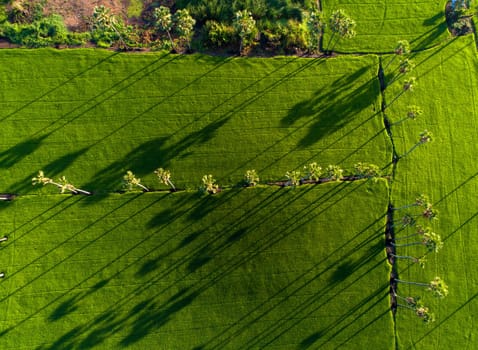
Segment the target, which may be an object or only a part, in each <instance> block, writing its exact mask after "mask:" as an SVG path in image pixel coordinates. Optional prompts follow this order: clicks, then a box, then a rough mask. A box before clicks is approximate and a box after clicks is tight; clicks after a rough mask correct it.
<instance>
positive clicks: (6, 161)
mask: <svg viewBox="0 0 478 350" xmlns="http://www.w3.org/2000/svg"><path fill="white" fill-rule="evenodd" d="M48 136H49V134H45V135H42V136H38V137H31V138H29V139H26V140H24V141H22V142H20V143H17V144H16V145H15V146H12V147H10V148H9V149H6V150H4V151H2V152H0V168H2V169H8V168H10V167H12V166H13V165H15V164H16V163H18V162H20V161H21V160H22V159H24V158H25V157H27V156H29V155H30V154H32V153H33V152H35V151H36V150H37V149H38V148H40V146H41V144H42V142H43V141H44V140H45V139H46V138H47V137H48Z"/></svg>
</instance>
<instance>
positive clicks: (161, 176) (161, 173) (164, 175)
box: [154, 168, 176, 191]
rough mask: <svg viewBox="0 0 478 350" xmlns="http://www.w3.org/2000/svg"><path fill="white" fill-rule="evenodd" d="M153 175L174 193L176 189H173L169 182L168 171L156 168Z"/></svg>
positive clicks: (169, 173)
mask: <svg viewBox="0 0 478 350" xmlns="http://www.w3.org/2000/svg"><path fill="white" fill-rule="evenodd" d="M154 174H155V175H156V176H157V177H158V180H159V182H161V183H163V184H165V185H166V186H171V189H172V190H173V191H176V187H174V184H173V183H172V182H171V172H170V171H169V170H166V169H163V168H158V169H156V170H155V171H154Z"/></svg>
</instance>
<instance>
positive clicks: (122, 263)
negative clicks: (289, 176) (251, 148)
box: [0, 181, 393, 349]
mask: <svg viewBox="0 0 478 350" xmlns="http://www.w3.org/2000/svg"><path fill="white" fill-rule="evenodd" d="M350 203H356V204H357V208H358V207H359V206H360V207H364V206H366V207H367V208H368V210H366V211H363V210H354V211H352V212H351V210H350V209H351V208H350ZM0 204H2V205H1V207H0V219H1V221H2V223H3V225H2V227H3V232H6V233H7V234H9V240H8V242H7V243H6V245H5V246H3V248H2V250H1V255H0V264H1V266H2V268H4V270H5V271H6V273H7V277H6V278H5V279H4V280H2V281H1V283H0V290H1V295H2V298H1V299H0V308H1V310H2V317H1V321H0V327H1V331H2V333H1V336H0V348H2V349H20V348H30V349H35V348H38V349H87V348H88V349H89V348H92V347H94V346H98V347H101V348H107V349H121V348H132V349H145V348H155V347H157V346H158V344H161V347H164V348H165V349H237V348H239V347H242V346H244V345H248V346H249V347H251V348H264V347H269V348H299V349H308V348H315V347H317V346H321V347H322V348H324V349H334V348H336V347H338V346H345V347H349V346H351V345H352V344H353V346H366V345H367V346H370V345H372V346H374V347H375V348H391V347H392V345H393V335H392V334H393V324H392V317H391V313H390V309H389V296H388V287H389V286H388V275H389V273H390V268H389V265H388V263H387V260H386V255H385V252H384V250H383V226H384V212H385V210H386V206H387V188H386V183H385V181H379V182H378V183H372V182H355V183H338V184H326V185H320V186H303V187H300V188H296V189H281V188H278V187H276V188H254V189H253V188H251V189H237V190H230V191H226V192H222V193H220V194H217V195H215V196H205V197H203V196H199V195H197V194H195V193H193V194H191V193H175V194H159V193H153V194H127V195H126V194H125V195H109V196H107V197H99V196H91V197H82V196H73V197H70V196H61V195H55V196H34V197H23V198H19V199H17V200H15V201H14V202H13V203H11V204H5V203H0ZM351 216H353V220H350V218H351ZM330 218H334V220H330ZM379 334H380V336H379ZM371 335H373V336H372V337H371ZM384 335H386V337H385V338H386V339H384Z"/></svg>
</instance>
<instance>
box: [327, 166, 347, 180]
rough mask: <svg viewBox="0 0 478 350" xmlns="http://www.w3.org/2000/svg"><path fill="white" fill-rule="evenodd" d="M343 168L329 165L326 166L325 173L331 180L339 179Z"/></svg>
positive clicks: (341, 176)
mask: <svg viewBox="0 0 478 350" xmlns="http://www.w3.org/2000/svg"><path fill="white" fill-rule="evenodd" d="M343 173H344V170H343V169H342V168H341V167H339V166H338V165H329V166H328V167H327V175H328V177H329V179H330V180H332V181H340V180H342V178H343Z"/></svg>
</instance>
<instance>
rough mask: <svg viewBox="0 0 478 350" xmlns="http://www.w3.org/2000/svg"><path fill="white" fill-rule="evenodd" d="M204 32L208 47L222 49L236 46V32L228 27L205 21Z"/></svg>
mask: <svg viewBox="0 0 478 350" xmlns="http://www.w3.org/2000/svg"><path fill="white" fill-rule="evenodd" d="M205 30H206V35H207V44H209V46H212V47H224V46H229V45H234V44H237V40H236V32H235V30H234V28H233V27H232V26H230V25H227V24H225V23H220V22H216V21H207V22H206V24H205Z"/></svg>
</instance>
